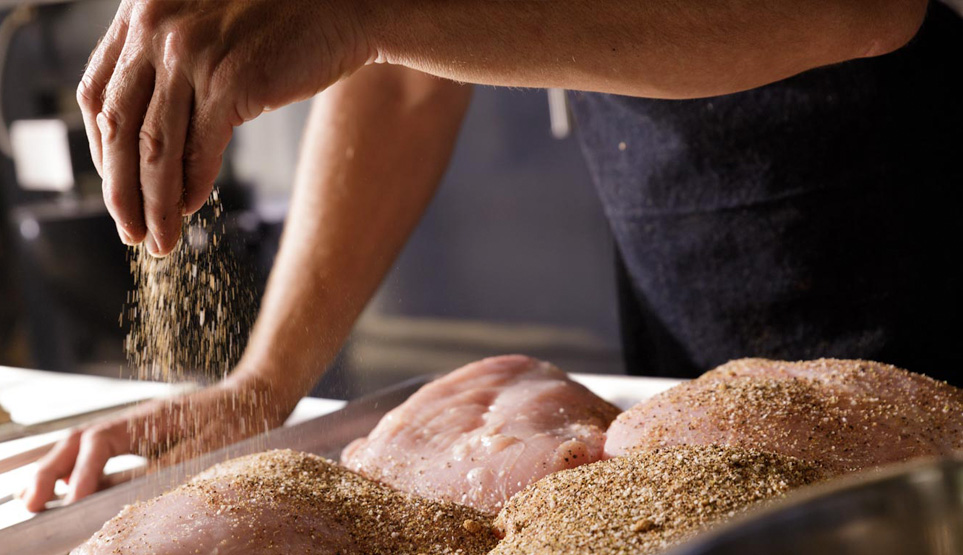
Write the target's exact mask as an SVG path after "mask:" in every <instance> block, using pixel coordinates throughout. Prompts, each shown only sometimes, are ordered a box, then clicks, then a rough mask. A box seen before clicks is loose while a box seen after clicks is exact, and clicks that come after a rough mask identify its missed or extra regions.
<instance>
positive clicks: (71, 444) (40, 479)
mask: <svg viewBox="0 0 963 555" xmlns="http://www.w3.org/2000/svg"><path fill="white" fill-rule="evenodd" d="M81 435H82V432H81V431H80V430H75V431H74V432H72V433H71V434H70V435H69V436H68V437H67V438H66V439H64V440H63V441H61V442H60V443H58V444H57V445H56V446H54V448H53V449H51V450H50V452H49V453H47V454H46V455H44V457H43V458H42V459H40V461H39V463H38V465H39V466H38V468H37V474H36V475H35V476H34V478H33V483H32V484H30V485H29V486H28V487H27V489H26V491H24V492H23V494H22V495H21V497H22V498H23V501H24V503H25V504H26V506H27V510H29V511H31V512H35V513H37V512H40V511H42V510H44V506H45V505H46V504H47V502H48V501H50V500H52V499H53V498H54V487H55V486H56V485H57V480H60V479H61V478H66V477H67V476H68V475H70V472H71V470H73V468H74V461H76V460H77V453H78V452H79V450H80V441H81Z"/></svg>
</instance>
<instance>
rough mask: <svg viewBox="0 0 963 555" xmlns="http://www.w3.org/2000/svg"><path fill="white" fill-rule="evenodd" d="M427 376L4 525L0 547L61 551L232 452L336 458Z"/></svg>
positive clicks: (23, 553)
mask: <svg viewBox="0 0 963 555" xmlns="http://www.w3.org/2000/svg"><path fill="white" fill-rule="evenodd" d="M432 377H433V376H425V377H421V378H418V379H415V380H410V381H407V382H404V383H402V384H399V385H397V386H394V387H391V388H388V389H385V390H383V391H381V392H378V393H375V394H372V395H369V396H366V397H362V398H361V399H358V400H356V401H352V402H350V403H348V404H347V405H346V406H345V407H344V408H343V409H341V410H339V411H337V412H333V413H331V414H327V415H324V416H321V417H318V418H315V419H313V420H309V421H307V422H304V423H302V424H299V425H296V426H292V427H290V428H282V429H279V430H275V431H273V432H271V433H270V434H268V435H262V436H258V437H254V438H251V439H248V440H246V441H242V442H240V443H237V444H235V445H232V446H230V447H227V448H225V449H222V450H220V451H215V452H213V453H208V454H207V455H203V456H201V457H198V458H196V459H194V460H191V461H187V462H185V463H182V464H180V465H177V466H173V467H170V468H167V469H164V470H161V471H159V472H156V473H154V474H151V475H148V476H145V477H142V478H138V479H136V480H133V481H131V482H128V483H126V484H122V485H119V486H116V487H113V488H111V489H109V490H106V491H102V492H100V493H97V494H95V495H92V496H90V497H88V498H87V499H84V500H83V501H80V502H79V503H76V504H73V505H70V506H67V507H63V508H59V509H53V510H51V511H48V512H46V513H43V514H41V515H38V516H37V517H36V518H33V519H31V520H28V521H26V522H23V523H21V524H18V525H15V526H11V527H9V528H6V529H4V530H2V531H0V553H17V554H18V555H32V554H35V555H47V554H51V555H52V554H63V553H66V552H68V551H70V550H71V549H73V548H74V547H76V546H78V545H80V544H81V543H83V542H84V541H85V540H86V539H87V538H89V537H90V536H91V535H92V534H93V533H94V532H96V531H97V530H99V529H100V527H101V526H103V524H104V522H106V521H107V520H109V519H110V518H112V517H113V516H114V515H116V514H117V513H118V512H120V510H121V509H122V508H123V507H124V505H127V504H130V503H134V502H136V501H139V500H144V499H150V498H152V497H155V496H157V495H159V494H161V493H163V492H164V491H166V490H168V489H170V488H172V487H173V486H174V485H176V484H179V483H181V482H183V481H184V480H186V479H187V478H188V477H189V476H190V475H192V474H195V473H197V472H199V471H201V470H203V469H205V468H207V467H209V466H211V465H214V464H217V463H219V462H222V461H225V460H227V459H231V458H234V457H239V456H242V455H246V454H249V453H256V452H259V451H264V450H267V449H279V448H289V449H295V450H298V451H305V452H308V453H315V454H318V455H322V456H324V457H328V458H331V459H337V458H338V456H339V455H340V453H341V449H342V448H344V446H345V445H347V444H348V443H350V442H351V441H352V440H354V439H355V438H358V437H361V436H363V435H367V433H368V432H370V431H371V429H372V428H374V426H375V425H376V424H377V423H378V421H379V420H381V417H382V416H384V414H385V413H386V412H388V411H389V410H391V409H392V408H394V407H396V406H398V405H399V404H401V403H402V402H403V401H404V400H405V399H407V398H408V397H409V396H410V395H411V394H412V393H414V392H415V391H416V390H417V389H418V388H419V387H421V386H422V385H424V384H425V383H426V382H427V381H429V380H430V379H431V378H432Z"/></svg>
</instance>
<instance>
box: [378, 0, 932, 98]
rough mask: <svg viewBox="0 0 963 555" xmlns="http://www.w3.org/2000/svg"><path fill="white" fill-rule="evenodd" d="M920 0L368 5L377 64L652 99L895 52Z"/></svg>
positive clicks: (726, 89) (714, 90) (525, 0)
mask: <svg viewBox="0 0 963 555" xmlns="http://www.w3.org/2000/svg"><path fill="white" fill-rule="evenodd" d="M926 5H927V2H926V0H790V1H779V0H692V1H689V0H647V1H639V0H602V1H600V0H588V1H586V0H509V1H495V2H493V1H490V0H411V1H405V2H377V1H376V2H374V3H373V6H374V7H373V8H372V11H371V15H369V17H368V18H367V19H368V21H370V22H371V23H370V24H369V27H368V31H367V32H366V34H365V36H369V37H370V41H371V48H372V49H373V50H374V51H375V56H376V59H378V60H380V61H384V62H387V63H396V64H402V65H405V66H408V67H412V68H416V69H420V70H422V71H425V72H428V73H432V74H435V75H440V76H444V77H449V78H452V79H457V80H462V81H467V82H473V83H484V84H492V85H510V86H527V87H562V88H568V89H578V90H590V91H601V92H610V93H619V94H626V95H632V96H647V97H657V98H689V97H701V96H712V95H719V94H726V93H732V92H736V91H740V90H745V89H749V88H753V87H758V86H760V85H764V84H767V83H771V82H774V81H777V80H779V79H783V78H785V77H789V76H791V75H794V74H796V73H799V72H802V71H805V70H808V69H812V68H814V67H818V66H823V65H828V64H833V63H837V62H842V61H845V60H849V59H853V58H859V57H864V56H874V55H879V54H884V53H886V52H889V51H892V50H894V49H896V48H898V47H900V46H902V45H903V44H905V43H906V42H907V41H909V39H910V38H911V37H912V36H913V35H914V34H915V33H916V30H917V29H918V27H919V25H920V23H921V21H922V18H923V14H924V13H925V11H926Z"/></svg>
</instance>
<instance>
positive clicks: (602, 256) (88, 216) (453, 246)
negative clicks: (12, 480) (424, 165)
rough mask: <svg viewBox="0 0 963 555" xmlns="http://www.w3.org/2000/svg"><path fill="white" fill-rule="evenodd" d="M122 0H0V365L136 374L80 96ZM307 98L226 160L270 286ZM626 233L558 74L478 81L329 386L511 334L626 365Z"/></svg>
mask: <svg viewBox="0 0 963 555" xmlns="http://www.w3.org/2000/svg"><path fill="white" fill-rule="evenodd" d="M116 7H117V2H116V1H103V0H88V1H77V2H40V3H36V2H34V3H31V4H30V5H26V4H20V3H16V2H6V1H3V0H0V153H2V154H0V365H8V366H21V367H28V368H37V369H45V370H55V371H60V372H73V373H87V374H99V375H107V376H118V375H121V376H123V375H128V374H129V369H127V368H125V358H124V351H123V340H124V336H125V334H126V329H125V328H123V327H122V326H121V324H120V321H119V315H120V313H121V310H122V309H123V306H124V302H125V298H126V295H127V292H128V291H130V290H131V289H132V288H133V286H134V284H133V282H132V279H131V277H130V273H129V262H128V253H127V249H126V247H124V246H123V245H122V244H121V243H120V241H119V240H118V239H117V237H116V231H115V227H114V224H113V223H112V221H111V220H110V217H109V216H108V214H107V212H106V209H105V208H104V205H103V200H102V197H101V191H100V179H99V177H98V176H97V174H96V172H95V170H94V168H93V165H92V163H91V162H90V156H89V152H88V147H87V142H86V135H85V133H84V130H83V124H82V121H81V118H80V112H79V108H78V106H77V104H76V101H75V99H74V93H75V90H76V86H77V83H78V81H79V79H80V77H81V75H82V73H83V68H84V64H85V63H86V60H87V57H88V55H89V54H90V52H91V50H92V49H93V47H94V45H95V44H96V42H97V40H98V38H99V37H100V35H101V34H103V32H104V31H105V30H106V28H107V26H108V24H109V22H110V20H111V18H112V16H113V14H114V12H115V10H116ZM308 104H309V103H308V102H304V103H300V104H296V105H292V106H289V107H287V108H284V109H281V110H278V111H276V112H271V113H267V114H265V115H263V116H261V117H260V118H258V119H257V120H255V121H253V122H251V123H248V124H245V125H244V126H242V127H241V128H239V129H238V130H237V131H236V133H235V137H234V140H233V142H232V144H231V146H230V149H229V152H228V155H227V156H225V165H224V168H223V170H222V173H221V176H220V177H219V179H218V181H219V183H218V187H219V189H220V191H221V193H222V198H223V199H224V204H225V207H226V209H227V213H226V220H225V223H226V226H227V233H226V239H227V241H226V243H227V244H228V245H229V248H230V249H231V250H232V251H234V252H233V254H234V255H235V256H236V257H237V258H238V259H239V260H241V264H240V266H241V267H240V269H239V271H240V272H243V273H245V274H246V275H245V276H241V277H242V278H244V279H239V280H236V281H235V282H237V281H250V282H252V283H254V284H255V285H254V287H256V288H258V289H259V291H258V292H257V294H258V296H259V295H260V289H261V288H263V284H264V281H265V279H266V277H267V275H268V273H269V272H270V268H271V264H272V262H273V259H274V255H275V253H276V250H277V245H278V240H279V237H280V233H281V229H282V226H283V222H284V217H285V214H286V212H287V202H288V196H289V192H290V186H291V183H292V178H293V173H294V167H295V163H296V158H297V151H298V145H299V141H300V135H301V128H302V125H303V122H304V121H305V119H306V115H307V111H308V109H309V106H308ZM613 249H614V246H613V244H612V241H611V239H610V237H609V232H608V227H607V223H606V221H605V219H604V217H603V215H602V213H601V207H600V205H599V203H598V200H597V199H596V196H595V193H594V191H593V190H592V185H591V183H590V180H589V176H588V173H587V170H586V168H585V167H584V162H583V161H582V157H581V153H580V152H579V147H578V144H577V141H576V140H575V139H574V138H572V137H568V138H565V139H561V140H560V139H555V138H553V137H552V134H551V132H550V123H549V108H548V101H547V98H546V95H545V92H544V91H520V90H507V89H494V88H485V87H478V88H476V92H475V97H474V100H473V102H472V105H471V108H470V111H469V113H468V116H467V119H466V121H465V124H464V127H463V129H462V132H461V136H460V138H459V142H458V146H457V149H456V151H455V154H454V158H453V161H452V164H451V167H450V169H449V171H448V173H447V175H446V176H445V178H444V181H443V184H442V186H441V188H440V190H439V193H438V195H437V197H436V198H435V200H434V202H433V203H432V205H431V207H430V208H429V210H428V212H427V214H426V216H425V218H424V220H423V221H422V222H421V225H420V226H419V227H418V229H417V231H416V232H415V234H414V236H413V237H412V239H411V241H410V242H409V244H408V246H407V247H406V249H405V250H404V252H403V254H402V255H401V257H400V258H399V260H398V261H397V263H396V264H395V267H394V269H393V271H392V272H391V274H390V275H389V276H388V278H387V279H386V281H385V283H384V284H383V286H382V288H381V290H380V292H379V293H378V295H377V297H376V298H375V299H374V300H373V301H372V303H371V304H370V305H369V307H368V309H367V310H366V312H365V313H364V315H363V316H362V318H361V320H360V321H359V323H358V325H357V327H356V330H355V332H354V334H353V335H352V337H351V339H350V340H349V342H348V343H347V345H346V346H345V349H344V350H343V352H342V354H341V356H340V357H339V359H338V361H337V362H336V363H335V364H334V366H333V368H332V369H331V370H330V371H329V372H328V374H327V375H326V376H325V378H324V379H323V380H322V382H321V383H320V384H319V385H318V387H317V388H316V390H315V394H316V395H321V396H330V397H340V398H350V397H354V396H356V395H358V394H361V393H364V392H366V391H370V390H373V389H376V388H379V387H382V386H384V385H386V384H388V383H392V382H396V381H399V380H401V379H403V378H406V377H409V376H413V375H416V374H422V373H432V372H440V371H446V370H451V369H453V368H455V367H457V366H459V365H461V364H464V363H466V362H469V361H471V360H475V359H478V358H481V357H484V356H490V355H496V354H503V353H510V352H523V353H525V354H530V355H533V356H538V357H542V358H545V359H547V360H551V361H553V362H555V363H556V364H557V365H559V366H560V367H562V368H563V369H566V370H569V371H573V372H608V373H618V372H621V371H622V363H621V354H620V352H619V340H618V313H617V308H616V287H615V277H614V268H613V264H614V262H613V254H614V251H613ZM248 278H249V279H248Z"/></svg>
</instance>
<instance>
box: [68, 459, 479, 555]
mask: <svg viewBox="0 0 963 555" xmlns="http://www.w3.org/2000/svg"><path fill="white" fill-rule="evenodd" d="M496 541H497V540H496V538H495V536H494V534H493V532H492V529H491V520H490V518H489V517H488V516H486V515H484V514H482V513H480V512H478V511H475V510H473V509H471V508H468V507H464V506H460V505H456V504H452V503H443V502H437V501H430V500H426V499H419V498H417V497H414V496H411V495H408V494H405V493H401V492H398V491H395V490H392V489H390V488H388V487H386V486H383V485H381V484H378V483H376V482H372V481H371V480H368V479H366V478H363V477H361V476H358V475H357V474H355V473H353V472H350V471H348V470H346V469H344V468H342V467H340V466H338V465H337V464H335V463H333V462H331V461H328V460H326V459H323V458H321V457H317V456H314V455H309V454H306V453H298V452H294V451H290V450H280V451H269V452H266V453H258V454H256V455H250V456H247V457H241V458H238V459H234V460H231V461H227V462H225V463H222V464H220V465H217V466H214V467H212V468H211V469H209V470H207V471H205V472H204V473H202V474H200V475H198V476H197V477H195V478H194V479H193V480H191V481H190V482H188V483H187V484H184V485H183V486H181V487H179V488H177V489H175V490H173V491H171V492H169V493H167V494H165V495H162V496H160V497H157V498H154V499H152V500H150V501H147V502H144V503H138V504H136V505H132V506H128V507H126V508H125V509H124V510H123V511H122V512H121V513H120V514H119V515H118V516H117V517H115V518H114V519H112V520H110V521H109V522H107V524H105V525H104V527H103V528H102V529H101V530H100V532H98V533H97V534H95V535H94V536H93V537H92V538H91V539H90V540H89V541H88V542H87V543H85V544H84V545H83V546H81V547H79V548H78V549H77V550H75V551H74V553H75V554H78V555H79V554H107V553H111V554H113V553H125V554H130V553H154V554H158V555H161V554H163V555H175V554H181V553H184V554H186V553H218V554H219V555H225V554H229V553H238V554H241V553H292V554H293V553H311V554H334V553H338V554H376V555H377V554H386V555H387V554H412V555H414V554H426V555H427V554H449V553H450V554H464V555H472V554H483V553H487V552H488V550H490V549H491V548H492V547H494V545H495V542H496Z"/></svg>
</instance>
